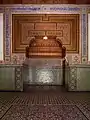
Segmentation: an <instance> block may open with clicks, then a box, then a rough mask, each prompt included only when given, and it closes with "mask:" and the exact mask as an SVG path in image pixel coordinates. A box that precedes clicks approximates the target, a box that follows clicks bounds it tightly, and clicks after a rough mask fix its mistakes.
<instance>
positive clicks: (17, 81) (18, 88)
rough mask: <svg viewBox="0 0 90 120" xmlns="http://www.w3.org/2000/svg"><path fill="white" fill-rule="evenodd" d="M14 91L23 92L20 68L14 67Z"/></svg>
mask: <svg viewBox="0 0 90 120" xmlns="http://www.w3.org/2000/svg"><path fill="white" fill-rule="evenodd" d="M15 87H16V88H15V90H16V91H23V79H22V66H17V67H15Z"/></svg>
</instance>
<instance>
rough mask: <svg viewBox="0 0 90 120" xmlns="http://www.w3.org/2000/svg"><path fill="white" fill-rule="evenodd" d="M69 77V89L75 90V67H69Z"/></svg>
mask: <svg viewBox="0 0 90 120" xmlns="http://www.w3.org/2000/svg"><path fill="white" fill-rule="evenodd" d="M69 72H70V78H69V81H68V85H69V88H68V89H69V91H75V90H76V89H77V68H76V67H75V66H74V67H70V71H69Z"/></svg>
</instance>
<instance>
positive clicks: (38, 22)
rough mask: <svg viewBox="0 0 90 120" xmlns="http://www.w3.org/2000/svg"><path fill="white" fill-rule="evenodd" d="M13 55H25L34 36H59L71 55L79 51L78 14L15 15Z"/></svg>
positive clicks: (13, 18)
mask: <svg viewBox="0 0 90 120" xmlns="http://www.w3.org/2000/svg"><path fill="white" fill-rule="evenodd" d="M12 28H13V32H12V33H13V34H12V35H13V47H12V48H13V53H20V52H21V53H23V52H24V53H25V47H26V46H27V45H28V44H29V41H30V38H31V37H33V36H38V37H39V36H40V38H41V36H42V38H43V36H48V37H50V36H57V37H59V38H60V40H61V41H62V43H63V45H64V46H65V47H66V49H67V52H69V53H72V52H73V53H78V50H79V47H78V46H79V15H78V14H66V15H65V14H62V15H58V14H55V15H53V14H49V15H48V14H47V15H46V14H37V15H35V14H32V15H30V14H29V15H28V14H13V15H12Z"/></svg>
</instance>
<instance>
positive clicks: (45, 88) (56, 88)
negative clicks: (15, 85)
mask: <svg viewBox="0 0 90 120" xmlns="http://www.w3.org/2000/svg"><path fill="white" fill-rule="evenodd" d="M24 92H66V89H65V87H64V86H63V85H28V84H24Z"/></svg>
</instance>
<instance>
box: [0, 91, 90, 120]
mask: <svg viewBox="0 0 90 120" xmlns="http://www.w3.org/2000/svg"><path fill="white" fill-rule="evenodd" d="M0 120H90V93H89V92H87V93H85V92H78V93H77V92H65V91H64V92H60V91H59V90H50V91H48V90H47V91H35V90H34V91H31V92H0Z"/></svg>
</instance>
